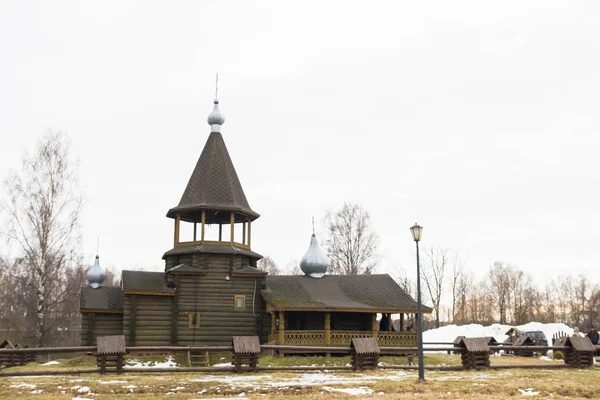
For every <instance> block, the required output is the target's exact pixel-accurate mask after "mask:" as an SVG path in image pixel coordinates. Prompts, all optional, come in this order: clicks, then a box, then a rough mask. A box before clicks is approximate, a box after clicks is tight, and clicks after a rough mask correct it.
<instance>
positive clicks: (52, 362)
mask: <svg viewBox="0 0 600 400" xmlns="http://www.w3.org/2000/svg"><path fill="white" fill-rule="evenodd" d="M58 364H60V363H59V362H58V361H48V362H47V363H43V364H40V365H58Z"/></svg>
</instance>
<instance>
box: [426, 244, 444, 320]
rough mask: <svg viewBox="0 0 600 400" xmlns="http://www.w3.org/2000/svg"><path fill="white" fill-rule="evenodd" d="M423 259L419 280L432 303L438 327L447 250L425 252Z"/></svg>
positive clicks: (431, 249)
mask: <svg viewBox="0 0 600 400" xmlns="http://www.w3.org/2000/svg"><path fill="white" fill-rule="evenodd" d="M424 253H425V259H424V260H423V264H422V266H421V279H423V281H424V282H425V288H426V289H427V294H428V295H429V299H430V300H431V302H432V303H433V304H432V305H433V313H434V315H435V327H436V328H439V327H440V303H441V300H442V294H443V291H444V274H445V272H446V267H447V265H448V263H449V262H450V260H449V258H450V255H449V250H448V249H437V250H434V249H433V248H430V249H426V250H425V252H424Z"/></svg>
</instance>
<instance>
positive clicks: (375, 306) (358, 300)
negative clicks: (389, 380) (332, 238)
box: [262, 274, 431, 313]
mask: <svg viewBox="0 0 600 400" xmlns="http://www.w3.org/2000/svg"><path fill="white" fill-rule="evenodd" d="M266 279H267V282H266V283H267V285H266V286H267V288H266V289H265V290H263V291H262V296H263V298H264V299H265V300H266V301H267V302H268V303H269V304H270V305H271V306H272V307H274V308H275V309H279V310H311V311H312V310H314V311H318V310H338V311H358V312H392V313H395V312H398V313H400V312H408V313H413V312H416V311H417V302H416V301H415V300H414V299H413V298H412V297H411V296H409V295H408V294H407V293H406V292H405V291H404V290H402V288H401V287H400V286H399V285H398V284H397V283H396V282H395V281H394V280H393V279H392V278H391V277H390V276H389V275H387V274H384V275H326V276H324V277H322V278H312V277H309V276H305V275H280V276H270V275H268V276H267V278H266ZM423 312H424V313H430V312H431V308H430V307H426V306H423Z"/></svg>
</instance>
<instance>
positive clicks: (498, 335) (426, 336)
mask: <svg viewBox="0 0 600 400" xmlns="http://www.w3.org/2000/svg"><path fill="white" fill-rule="evenodd" d="M512 327H513V326H512V325H500V324H492V325H490V326H483V325H479V324H470V325H461V326H457V325H446V326H442V327H441V328H437V329H430V330H428V331H425V332H423V342H425V343H427V342H453V341H454V339H456V337H457V336H465V337H486V336H493V337H494V339H496V340H497V341H498V342H500V343H502V342H504V340H506V339H507V338H508V336H506V335H505V333H506V332H507V331H508V330H509V329H510V328H512ZM516 328H517V329H519V330H520V331H521V332H528V331H542V332H544V335H546V339H548V344H552V335H554V334H555V333H557V332H564V333H566V334H567V335H572V334H573V328H570V327H569V326H568V325H565V324H542V323H539V322H529V323H527V324H525V325H518V326H516Z"/></svg>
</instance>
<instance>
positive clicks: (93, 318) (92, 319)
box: [87, 313, 96, 346]
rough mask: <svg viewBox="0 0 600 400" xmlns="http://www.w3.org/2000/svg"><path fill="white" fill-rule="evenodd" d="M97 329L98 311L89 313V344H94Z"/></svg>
mask: <svg viewBox="0 0 600 400" xmlns="http://www.w3.org/2000/svg"><path fill="white" fill-rule="evenodd" d="M95 329H96V313H88V332H87V334H88V337H87V342H88V343H87V344H88V346H93V345H94V330H95Z"/></svg>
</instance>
